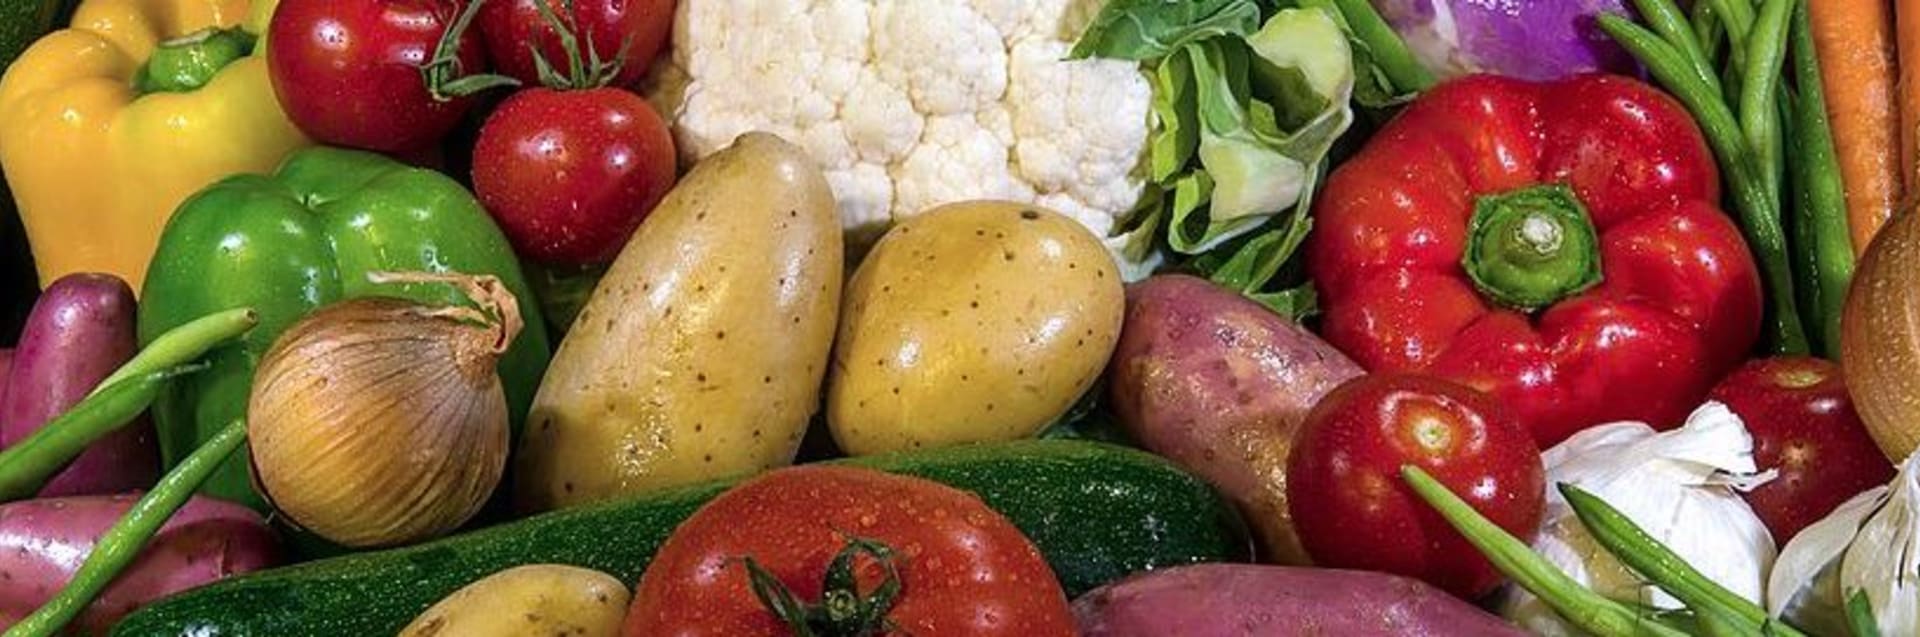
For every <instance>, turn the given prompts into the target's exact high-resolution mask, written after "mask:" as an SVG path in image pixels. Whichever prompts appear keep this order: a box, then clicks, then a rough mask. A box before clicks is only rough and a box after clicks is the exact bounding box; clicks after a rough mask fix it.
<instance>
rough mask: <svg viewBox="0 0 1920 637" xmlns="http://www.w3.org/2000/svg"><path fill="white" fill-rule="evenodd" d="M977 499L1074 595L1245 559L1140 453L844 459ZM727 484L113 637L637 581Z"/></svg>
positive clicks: (147, 619) (258, 585) (1202, 501)
mask: <svg viewBox="0 0 1920 637" xmlns="http://www.w3.org/2000/svg"><path fill="white" fill-rule="evenodd" d="M841 462H845V463H847V464H853V465H858V466H866V467H872V468H875V469H880V470H884V471H889V472H893V473H899V474H904V475H913V476H919V477H923V478H927V479H931V480H934V481H937V482H941V483H945V484H948V485H952V486H954V487H957V488H960V489H964V490H967V491H971V492H974V493H976V494H978V495H979V496H980V498H981V499H982V500H984V501H986V503H987V504H988V505H990V506H992V507H993V508H994V509H996V510H998V511H1000V512H1001V513H1002V514H1004V515H1006V516H1007V518H1008V519H1010V520H1012V521H1013V523H1014V525H1016V526H1018V527H1020V529H1021V530H1022V531H1024V532H1025V533H1026V534H1027V536H1028V537H1029V538H1031V539H1032V540H1033V542H1034V545H1035V546H1038V547H1039V548H1040V552H1041V553H1042V554H1044V555H1045V556H1046V558H1047V561H1048V563H1050V564H1052V565H1053V569H1054V573H1055V574H1056V575H1057V576H1058V577H1059V578H1060V581H1061V584H1062V586H1063V587H1064V588H1065V589H1066V591H1067V594H1068V595H1069V596H1074V597H1077V596H1079V595H1080V594H1081V593H1084V592H1086V591H1089V590H1092V589H1094V588H1096V587H1098V586H1100V585H1102V584H1106V583H1107V582H1111V581H1113V580H1116V579H1119V578H1122V577H1125V576H1127V575H1129V574H1132V573H1135V572H1139V571H1144V570H1150V569H1156V568H1165V567H1171V566H1178V565H1184V564H1193V563H1199V562H1221V561H1241V560H1245V559H1247V558H1248V556H1249V552H1250V550H1251V549H1250V543H1249V540H1248V538H1247V534H1246V530H1245V527H1244V525H1242V523H1241V521H1240V520H1239V518H1238V517H1237V515H1236V514H1235V513H1233V510H1232V508H1231V507H1230V506H1229V505H1228V504H1227V503H1226V502H1225V501H1224V500H1222V499H1221V498H1220V497H1219V495H1218V494H1217V493H1215V492H1214V491H1213V489H1212V488H1211V487H1209V486H1208V485H1207V484H1206V483H1205V482H1203V481H1201V480H1200V479H1198V478H1195V477H1193V476H1192V475H1189V474H1187V473H1185V472H1182V471H1181V470H1179V469H1177V468H1175V467H1174V466H1173V465H1171V464H1168V463H1167V462H1165V461H1163V460H1161V459H1159V458H1157V457H1154V456H1151V455H1148V454H1146V453H1144V452H1140V451H1136V450H1132V449H1126V448H1122V447H1116V446H1112V445H1107V444H1101V443H1092V442H1082V441H1070V440H1036V441H1025V442H1017V443H1011V444H1003V445H982V446H975V447H964V448H958V449H945V450H937V451H926V452H916V453H910V454H900V455H893V456H881V457H874V458H864V459H858V460H846V461H841ZM729 484H732V483H731V482H723V483H713V484H707V485H702V486H697V487H690V488H686V489H680V490H676V491H672V492H666V493H661V494H655V495H649V496H646V497H642V498H637V499H632V500H625V501H620V502H614V503H609V504H602V505H596V506H592V507H585V508H579V509H573V510H568V511H559V512H555V513H548V514H545V515H541V516H537V517H533V518H528V519H526V520H522V521H519V522H515V523H511V524H507V525H503V526H497V527H492V528H488V529H483V530H479V531H475V532H472V533H468V534H465V535H460V536H456V537H450V538H445V539H442V540H438V541H435V542H431V543H428V544H422V545H418V546H412V547H407V548H400V549H393V550H387V551H381V552H375V553H363V554H357V555H348V556H344V557H337V558H332V559H327V560H321V561H318V562H309V563H306V564H301V565H296V566H291V567H287V568H281V569H275V570H271V571H264V572H261V573H256V574H252V575H248V576H243V577H237V578H233V579H229V580H225V581H222V582H218V583H215V584H212V585H210V586H207V587H204V588H200V589H198V590H194V591H189V592H186V593H183V594H181V595H177V596H174V597H172V598H169V599H166V600H162V601H160V602H157V603H155V604H153V605H150V606H148V607H146V608H144V609H142V610H140V611H139V612H137V613H134V614H133V615H131V616H128V617H127V619H126V620H124V621H122V622H121V623H120V624H119V625H118V626H116V627H115V629H114V632H113V634H114V635H127V636H138V637H144V636H149V635H153V636H170V635H181V636H187V635H192V636H196V637H213V636H220V635H258V636H274V637H300V636H303V635H314V636H326V637H335V636H341V635H392V634H394V633H396V632H398V631H399V630H400V629H401V628H402V627H404V626H405V625H406V624H407V622H409V621H412V619H413V618H414V616H416V615H418V614H419V613H420V612H421V611H424V610H426V608H427V607H428V606H430V605H432V604H433V603H434V602H437V601H439V600H440V599H441V598H442V597H445V596H446V595H447V594H449V593H452V592H453V591H454V590H457V589H459V588H460V587H462V586H465V585H467V584H468V583H470V582H473V581H474V580H477V579H479V578H481V577H484V576H486V575H489V574H492V573H495V572H498V571H500V570H503V569H506V568H510V567H513V566H518V565H522V564H539V563H555V564H573V565H577V566H583V567H587V568H592V569H598V570H601V571H605V572H607V573H609V574H612V575H613V576H615V577H617V578H619V579H620V580H621V581H624V582H629V583H632V582H638V581H639V579H640V575H641V573H642V572H644V571H645V570H646V567H647V562H648V561H649V560H651V559H652V556H653V554H654V551H655V550H656V549H658V548H659V547H660V545H661V544H662V543H663V542H665V541H666V539H667V536H668V535H670V534H671V533H672V532H673V529H674V527H675V526H678V525H679V523H680V522H681V521H682V520H685V519H686V518H687V517H688V516H690V515H692V514H693V512H694V511H695V510H697V509H699V508H700V506H701V505H702V504H705V503H706V502H707V501H708V500H711V499H713V497H714V496H716V495H719V494H720V493H721V492H722V491H725V490H726V489H727V487H728V486H729Z"/></svg>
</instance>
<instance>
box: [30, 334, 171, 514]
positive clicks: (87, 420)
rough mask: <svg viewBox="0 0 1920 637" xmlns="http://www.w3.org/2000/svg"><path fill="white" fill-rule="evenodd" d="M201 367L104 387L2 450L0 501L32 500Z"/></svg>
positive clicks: (124, 381) (167, 372)
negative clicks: (82, 454)
mask: <svg viewBox="0 0 1920 637" xmlns="http://www.w3.org/2000/svg"><path fill="white" fill-rule="evenodd" d="M192 371H196V368H190V367H181V368H176V369H172V370H163V371H158V372H153V373H150V374H147V375H145V376H139V377H134V378H128V379H125V380H122V381H119V382H116V383H114V384H112V385H108V386H105V387H102V388H101V389H100V390H99V391H96V392H94V393H93V394H92V395H91V396H88V397H87V399H86V400H83V401H81V402H80V404H78V405H75V406H74V408H73V409H70V410H68V411H67V412H66V413H63V414H60V415H59V416H57V417H55V418H54V419H53V420H51V421H49V422H47V424H46V426H43V427H41V428H40V429H38V430H36V431H34V432H33V435H30V436H27V438H26V439H25V440H22V441H20V442H19V443H17V444H15V445H13V446H11V447H8V448H7V449H6V450H5V451H0V502H10V501H13V500H18V499H21V498H26V497H31V496H32V495H33V494H35V493H38V492H39V491H40V488H41V487H44V486H46V484H47V481H48V480H50V479H52V478H53V476H54V475H55V474H58V473H60V470H61V469H65V468H66V466H67V463H69V462H72V461H73V459H74V458H76V457H79V455H80V452H82V451H86V449H87V445H91V444H93V441H95V440H99V439H100V437H101V436H105V435H107V434H109V433H112V432H114V431H116V430H118V429H120V428H121V427H125V426H126V425H127V423H129V422H132V421H133V419H134V418H136V417H138V416H139V415H140V413H141V412H144V411H146V410H147V405H150V404H152V403H153V399H154V397H155V396H158V395H159V394H160V389H161V388H163V387H165V386H166V385H167V381H170V380H173V379H174V377H176V376H179V375H181V374H185V373H189V372H192Z"/></svg>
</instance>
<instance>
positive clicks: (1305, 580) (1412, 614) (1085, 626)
mask: <svg viewBox="0 0 1920 637" xmlns="http://www.w3.org/2000/svg"><path fill="white" fill-rule="evenodd" d="M1073 612H1074V616H1075V617H1076V618H1077V619H1078V621H1079V624H1080V634H1081V635H1082V636H1083V637H1160V636H1162V635H1181V636H1182V637H1230V636H1231V637H1237V636H1240V635H1394V636H1396V637H1401V636H1404V637H1454V636H1459V637H1468V636H1472V637H1519V636H1521V635H1525V634H1526V633H1525V632H1522V631H1521V630H1519V629H1517V628H1514V627H1513V626H1510V625H1508V624H1506V623H1505V622H1502V621H1501V620H1500V619H1499V618H1497V617H1494V616H1492V615H1489V614H1487V612H1486V611H1483V610H1480V609H1479V608H1477V607H1475V606H1474V605H1472V604H1468V603H1466V602H1463V601H1460V600H1459V599H1457V598H1455V597H1453V596H1451V595H1448V594H1446V593H1445V592H1442V591H1441V590H1440V589H1437V588H1434V587H1432V586H1429V585H1427V584H1425V583H1422V582H1420V581H1419V580H1413V579H1408V578H1404V577H1399V576H1394V575H1386V574H1382V573H1369V572H1364V571H1340V570H1330V569H1309V568H1295V567H1287V566H1252V565H1243V564H1201V565H1197V566H1185V567H1180V568H1174V569H1168V570H1164V571H1157V572H1153V573H1147V574H1142V575H1137V576H1134V577H1132V578H1129V579H1126V580H1123V581H1121V582H1118V583H1115V584H1111V585H1108V586H1106V587H1103V588H1100V589H1098V590H1095V591H1093V592H1091V593H1087V594H1086V595H1085V596H1083V597H1081V598H1080V599H1079V600H1078V601H1076V602H1074V604H1073Z"/></svg>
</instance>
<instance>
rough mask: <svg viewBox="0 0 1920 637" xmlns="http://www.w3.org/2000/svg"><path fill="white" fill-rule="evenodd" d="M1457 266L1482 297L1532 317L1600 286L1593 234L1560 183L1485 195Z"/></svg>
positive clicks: (1580, 208)
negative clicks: (1562, 301)
mask: <svg viewBox="0 0 1920 637" xmlns="http://www.w3.org/2000/svg"><path fill="white" fill-rule="evenodd" d="M1461 265H1462V266H1464V267H1465V268H1466V271H1467V275H1468V276H1469V277H1471V278H1472V279H1473V282H1474V284H1475V286H1477V287H1478V288H1479V289H1480V292H1481V293H1482V294H1485V295H1486V296H1487V297H1488V298H1491V299H1493V300H1494V301H1495V302H1497V303H1499V304H1501V305H1504V306H1506V307H1510V308H1513V309H1517V310H1521V311H1527V312H1531V311H1533V310H1537V309H1540V308H1544V307H1547V306H1549V305H1553V304H1554V303H1557V302H1559V301H1560V300H1561V299H1565V298H1567V297H1569V296H1573V295H1575V294H1579V293H1581V292H1584V291H1586V290H1587V289H1588V288H1591V287H1593V286H1594V285H1597V284H1599V283H1600V278H1601V275H1600V241H1599V233H1598V232H1596V231H1595V230H1594V228H1593V220H1592V219H1591V218H1590V217H1588V216H1587V210H1586V208H1585V207H1584V206H1581V205H1580V199H1579V197H1577V196H1575V195H1574V193H1573V190H1572V189H1571V188H1568V187H1567V186H1565V185H1561V184H1550V185H1538V186H1529V187H1526V188H1521V189H1519V190H1514V191H1510V192H1504V193H1500V194H1495V195H1483V196H1481V197H1480V199H1479V200H1478V201H1476V202H1474V210H1473V221H1472V222H1471V224H1470V225H1469V226H1468V228H1467V249H1466V253H1465V254H1464V255H1463V256H1462V257H1461Z"/></svg>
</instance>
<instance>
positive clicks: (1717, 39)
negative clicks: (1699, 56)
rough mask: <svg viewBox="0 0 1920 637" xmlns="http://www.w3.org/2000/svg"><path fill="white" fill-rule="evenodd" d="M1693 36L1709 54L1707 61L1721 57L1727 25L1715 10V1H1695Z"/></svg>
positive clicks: (1703, 51)
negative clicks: (1721, 47)
mask: <svg viewBox="0 0 1920 637" xmlns="http://www.w3.org/2000/svg"><path fill="white" fill-rule="evenodd" d="M1692 21H1693V37H1695V38H1697V39H1699V40H1700V51H1701V52H1702V53H1705V54H1707V61H1708V62H1712V61H1714V60H1718V59H1720V45H1722V44H1726V42H1727V38H1726V35H1727V27H1726V25H1724V24H1721V21H1720V14H1718V13H1715V12H1714V10H1713V3H1711V2H1704V1H1696V2H1694V3H1693V17H1692Z"/></svg>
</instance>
